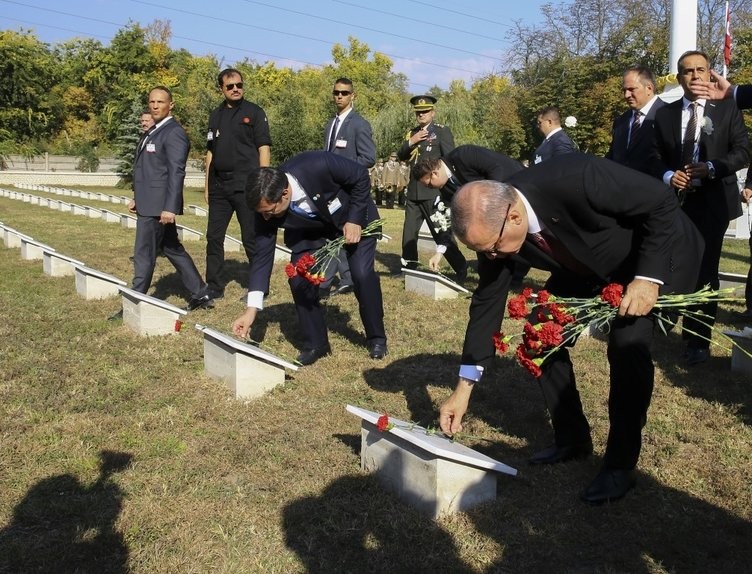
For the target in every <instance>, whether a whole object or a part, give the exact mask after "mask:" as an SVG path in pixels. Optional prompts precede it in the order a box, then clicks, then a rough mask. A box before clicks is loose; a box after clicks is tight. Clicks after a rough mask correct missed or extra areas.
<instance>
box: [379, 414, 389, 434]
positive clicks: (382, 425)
mask: <svg viewBox="0 0 752 574" xmlns="http://www.w3.org/2000/svg"><path fill="white" fill-rule="evenodd" d="M376 428H377V429H379V430H380V431H381V432H386V431H388V430H389V416H388V415H386V414H383V415H381V416H380V417H379V420H378V421H376Z"/></svg>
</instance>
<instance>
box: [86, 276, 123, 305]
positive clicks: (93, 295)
mask: <svg viewBox="0 0 752 574" xmlns="http://www.w3.org/2000/svg"><path fill="white" fill-rule="evenodd" d="M75 274H76V293H78V294H79V295H80V296H81V297H83V298H84V299H86V300H87V301H92V300H96V299H107V298H108V297H115V296H116V295H117V294H118V293H119V289H118V284H117V283H113V282H112V281H107V280H105V279H100V278H99V277H94V276H93V275H87V274H85V273H82V272H81V271H80V269H78V268H77V269H76V271H75ZM123 284H124V283H123Z"/></svg>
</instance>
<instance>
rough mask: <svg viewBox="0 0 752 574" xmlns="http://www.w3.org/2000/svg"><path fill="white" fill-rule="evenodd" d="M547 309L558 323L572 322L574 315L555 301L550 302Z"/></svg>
mask: <svg viewBox="0 0 752 574" xmlns="http://www.w3.org/2000/svg"><path fill="white" fill-rule="evenodd" d="M548 310H549V311H550V312H551V316H552V317H553V318H554V321H556V322H557V323H558V324H559V325H567V324H568V323H574V317H573V316H572V315H570V314H569V313H567V312H566V311H565V310H564V309H563V308H562V307H560V306H559V305H557V304H556V303H551V304H550V305H549V306H548Z"/></svg>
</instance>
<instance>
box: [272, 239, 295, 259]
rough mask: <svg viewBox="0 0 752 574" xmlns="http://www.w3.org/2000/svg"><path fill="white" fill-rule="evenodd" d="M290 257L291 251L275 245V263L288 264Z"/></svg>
mask: <svg viewBox="0 0 752 574" xmlns="http://www.w3.org/2000/svg"><path fill="white" fill-rule="evenodd" d="M290 257H292V250H291V249H290V248H289V247H286V246H284V245H280V244H279V243H277V245H276V246H275V247H274V262H275V263H276V262H277V261H283V262H285V263H288V262H289V261H290Z"/></svg>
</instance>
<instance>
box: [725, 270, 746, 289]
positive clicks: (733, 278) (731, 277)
mask: <svg viewBox="0 0 752 574" xmlns="http://www.w3.org/2000/svg"><path fill="white" fill-rule="evenodd" d="M718 280H719V282H720V284H721V287H720V288H721V289H734V292H735V293H740V294H742V295H743V294H744V286H745V285H746V284H747V276H746V275H742V274H741V273H727V272H725V271H719V272H718Z"/></svg>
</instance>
